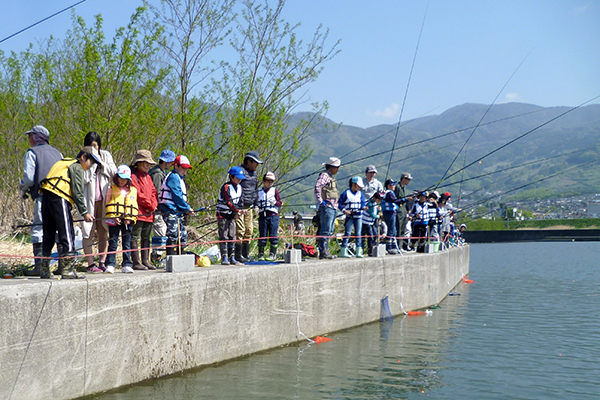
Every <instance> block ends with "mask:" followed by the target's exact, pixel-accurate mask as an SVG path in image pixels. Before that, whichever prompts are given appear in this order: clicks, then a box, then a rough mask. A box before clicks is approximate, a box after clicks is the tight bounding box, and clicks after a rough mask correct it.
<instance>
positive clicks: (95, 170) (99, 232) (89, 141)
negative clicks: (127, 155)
mask: <svg viewBox="0 0 600 400" xmlns="http://www.w3.org/2000/svg"><path fill="white" fill-rule="evenodd" d="M83 145H84V146H91V147H93V148H95V149H96V150H98V153H99V155H100V160H101V161H102V163H101V164H95V165H94V166H93V167H92V168H90V169H88V170H87V171H85V174H84V191H83V194H84V197H85V202H86V207H87V209H88V211H89V213H90V214H92V215H93V216H94V217H95V220H94V221H93V222H82V229H81V230H82V232H83V252H84V253H85V254H86V259H87V263H88V267H87V271H88V272H91V273H100V272H104V271H105V270H106V267H105V265H104V262H105V261H106V254H105V253H106V251H107V249H108V228H107V227H106V224H105V223H104V220H103V219H102V218H103V216H104V204H105V202H106V199H105V198H104V193H106V190H107V189H108V188H109V187H110V186H111V184H112V179H113V176H114V175H115V173H116V172H117V166H116V165H115V162H114V160H113V157H112V155H111V154H110V153H109V152H108V151H107V150H103V149H102V139H100V135H98V134H97V133H96V132H89V133H88V134H87V135H85V139H84V141H83ZM94 233H95V234H96V241H97V244H98V253H103V254H100V256H99V257H98V259H99V262H98V265H96V263H95V262H94V257H93V256H92V255H91V254H93V247H92V246H93V245H94Z"/></svg>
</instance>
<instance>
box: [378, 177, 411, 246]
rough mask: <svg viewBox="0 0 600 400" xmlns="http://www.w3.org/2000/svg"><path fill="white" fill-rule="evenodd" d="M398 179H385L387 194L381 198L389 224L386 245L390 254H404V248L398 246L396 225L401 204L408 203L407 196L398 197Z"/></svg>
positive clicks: (386, 222) (386, 220)
mask: <svg viewBox="0 0 600 400" xmlns="http://www.w3.org/2000/svg"><path fill="white" fill-rule="evenodd" d="M396 183H397V182H396V181H395V180H393V179H388V180H387V181H385V189H386V190H385V195H384V196H383V200H381V210H382V211H383V219H384V220H385V224H386V225H387V229H388V231H387V238H386V240H385V247H386V250H387V252H388V254H392V255H395V254H402V250H400V249H399V248H398V244H397V242H396V236H397V235H396V232H397V230H396V226H397V218H398V215H397V213H398V207H399V205H401V204H404V203H406V198H401V199H399V198H397V197H396V194H395V189H396Z"/></svg>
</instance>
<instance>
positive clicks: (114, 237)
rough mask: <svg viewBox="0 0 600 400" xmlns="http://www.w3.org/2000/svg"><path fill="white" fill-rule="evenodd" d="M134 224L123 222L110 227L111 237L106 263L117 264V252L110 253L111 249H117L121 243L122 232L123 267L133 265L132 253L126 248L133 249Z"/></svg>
mask: <svg viewBox="0 0 600 400" xmlns="http://www.w3.org/2000/svg"><path fill="white" fill-rule="evenodd" d="M132 228H133V225H132V224H127V225H125V224H121V225H115V226H109V227H108V234H109V237H110V239H109V240H108V252H109V254H107V255H106V265H107V266H108V265H111V266H113V267H115V266H116V263H117V255H116V254H115V253H112V254H110V252H111V251H116V250H117V246H118V244H119V234H121V242H122V243H123V264H121V266H122V267H132V266H133V262H131V253H130V252H128V251H127V252H126V251H125V250H131V230H132Z"/></svg>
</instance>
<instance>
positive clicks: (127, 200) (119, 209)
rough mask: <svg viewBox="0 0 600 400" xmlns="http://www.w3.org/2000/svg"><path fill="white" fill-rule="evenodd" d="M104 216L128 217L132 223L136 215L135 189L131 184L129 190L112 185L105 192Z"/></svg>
mask: <svg viewBox="0 0 600 400" xmlns="http://www.w3.org/2000/svg"><path fill="white" fill-rule="evenodd" d="M104 197H105V198H106V206H105V209H106V217H107V218H122V219H130V220H132V221H133V222H134V223H135V221H136V220H137V216H138V207H137V190H136V188H135V187H134V186H133V185H131V188H130V190H129V191H127V190H125V189H122V188H120V187H119V186H117V185H114V184H113V185H112V186H111V187H109V188H108V190H107V192H106V196H104Z"/></svg>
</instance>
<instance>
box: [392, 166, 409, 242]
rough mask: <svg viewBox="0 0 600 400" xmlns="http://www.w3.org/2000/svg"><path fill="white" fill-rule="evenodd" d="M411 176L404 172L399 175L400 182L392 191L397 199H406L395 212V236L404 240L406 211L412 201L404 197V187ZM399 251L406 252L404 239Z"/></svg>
mask: <svg viewBox="0 0 600 400" xmlns="http://www.w3.org/2000/svg"><path fill="white" fill-rule="evenodd" d="M412 178H413V177H412V175H411V174H409V173H408V172H404V173H403V174H402V175H400V182H398V184H397V185H396V189H394V194H395V195H396V198H398V199H406V200H405V202H404V203H403V204H400V205H399V206H398V210H397V211H396V212H397V221H398V224H397V225H396V232H397V233H396V234H397V235H398V236H400V237H402V238H405V237H407V236H409V235H408V233H407V231H406V223H407V222H408V210H409V207H410V206H411V200H412V199H413V198H412V197H411V196H409V197H407V196H406V186H407V185H408V184H409V183H410V181H411V179H412ZM400 249H402V250H408V242H407V240H406V239H400Z"/></svg>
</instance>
